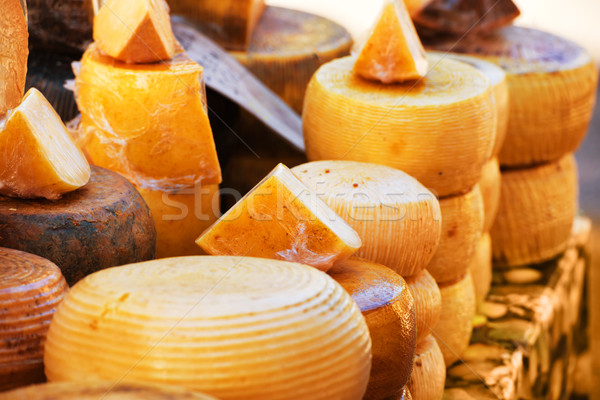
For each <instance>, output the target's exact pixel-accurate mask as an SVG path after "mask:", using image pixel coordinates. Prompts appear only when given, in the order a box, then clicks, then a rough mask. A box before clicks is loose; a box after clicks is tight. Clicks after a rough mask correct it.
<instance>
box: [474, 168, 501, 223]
mask: <svg viewBox="0 0 600 400" xmlns="http://www.w3.org/2000/svg"><path fill="white" fill-rule="evenodd" d="M501 182H502V175H501V174H500V164H499V163H498V159H497V158H492V159H491V160H490V161H488V162H487V163H485V165H484V166H483V170H482V172H481V180H480V181H479V189H480V190H481V197H482V198H483V217H484V218H483V219H484V221H483V232H489V231H490V230H491V229H492V225H493V224H494V220H495V219H496V214H497V213H498V206H499V205H500V187H501Z"/></svg>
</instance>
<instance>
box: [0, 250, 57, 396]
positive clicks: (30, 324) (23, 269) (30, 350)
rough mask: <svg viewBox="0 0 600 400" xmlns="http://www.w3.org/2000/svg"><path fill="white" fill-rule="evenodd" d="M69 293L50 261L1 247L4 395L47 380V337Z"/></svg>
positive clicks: (0, 373) (0, 379)
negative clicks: (53, 316) (58, 308)
mask: <svg viewBox="0 0 600 400" xmlns="http://www.w3.org/2000/svg"><path fill="white" fill-rule="evenodd" d="M67 289H68V287H67V283H66V282H65V278H63V276H62V274H61V272H60V269H59V268H58V267H57V266H56V265H54V264H53V263H51V262H50V261H48V260H46V259H44V258H41V257H38V256H35V255H33V254H28V253H24V252H22V251H18V250H12V249H6V248H2V247H0V310H2V319H1V321H0V392H1V391H3V390H8V389H11V388H16V387H19V386H25V385H30V384H32V383H37V382H43V381H44V380H45V377H44V365H43V362H42V361H43V355H44V342H45V340H46V333H47V331H48V325H49V324H50V321H51V320H52V315H53V314H54V312H55V311H56V308H57V307H58V304H59V303H60V302H61V300H62V299H63V297H64V296H65V294H66V292H67ZM1 397H2V398H4V396H1Z"/></svg>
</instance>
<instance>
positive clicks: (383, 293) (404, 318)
mask: <svg viewBox="0 0 600 400" xmlns="http://www.w3.org/2000/svg"><path fill="white" fill-rule="evenodd" d="M328 273H329V275H330V276H331V277H332V278H333V279H335V280H336V282H338V283H339V284H340V285H341V286H342V287H343V288H344V289H345V290H346V291H347V292H348V293H349V294H350V296H352V299H353V300H354V301H355V302H356V304H357V305H358V308H360V311H361V312H362V313H363V315H364V316H365V320H366V321H367V326H368V327H369V334H370V336H371V342H372V347H371V353H372V356H373V359H372V366H371V378H370V379H369V385H368V386H367V392H366V394H365V397H364V399H388V398H396V397H395V396H398V395H399V394H400V393H401V392H402V388H403V387H404V385H405V384H406V383H407V382H408V378H409V377H410V374H411V371H412V367H413V358H414V354H415V346H416V343H417V342H416V340H417V325H416V324H415V321H416V319H415V303H414V301H413V297H412V295H411V292H410V290H409V287H408V286H407V284H406V282H405V281H404V280H403V279H402V277H400V275H398V274H397V273H395V272H394V271H392V270H391V269H389V268H387V267H385V266H383V265H381V264H377V263H373V262H371V261H367V260H365V259H361V258H358V257H352V258H349V259H347V260H343V261H340V262H338V263H336V264H335V266H334V267H333V268H332V269H330V270H329V271H328Z"/></svg>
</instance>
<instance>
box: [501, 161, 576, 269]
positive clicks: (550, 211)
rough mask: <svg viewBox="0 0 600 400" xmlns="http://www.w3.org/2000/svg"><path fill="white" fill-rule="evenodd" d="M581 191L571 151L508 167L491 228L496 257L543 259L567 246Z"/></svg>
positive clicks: (514, 262) (506, 262)
mask: <svg viewBox="0 0 600 400" xmlns="http://www.w3.org/2000/svg"><path fill="white" fill-rule="evenodd" d="M577 197H578V184H577V165H576V163H575V158H574V157H573V155H567V156H565V157H563V158H561V159H560V160H559V161H557V162H554V163H549V164H544V165H541V166H536V167H530V168H524V169H515V170H506V171H504V172H503V173H502V189H501V195H500V206H499V208H498V215H497V216H496V221H495V222H494V226H493V227H492V230H491V235H492V244H493V245H492V247H493V255H494V263H495V264H497V265H499V266H500V265H503V266H518V265H526V264H531V263H539V262H542V261H546V260H548V259H551V258H553V257H555V256H557V255H558V254H560V253H561V252H562V251H564V250H565V248H566V246H567V242H568V240H569V236H570V234H571V227H572V226H573V220H574V218H575V215H576V213H577V209H578V204H577ZM517 233H518V234H517Z"/></svg>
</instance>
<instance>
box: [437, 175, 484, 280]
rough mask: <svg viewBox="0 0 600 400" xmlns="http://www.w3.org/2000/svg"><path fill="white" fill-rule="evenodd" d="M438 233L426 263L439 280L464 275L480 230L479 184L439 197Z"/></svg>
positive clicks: (481, 201)
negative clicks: (440, 221)
mask: <svg viewBox="0 0 600 400" xmlns="http://www.w3.org/2000/svg"><path fill="white" fill-rule="evenodd" d="M440 208H441V210H442V235H441V237H440V245H439V247H438V249H437V251H436V253H435V255H434V256H433V258H432V259H431V262H430V263H429V264H428V265H427V270H428V271H429V272H430V273H431V275H432V276H433V277H434V278H435V280H436V281H437V282H438V283H439V282H448V281H453V280H455V279H456V278H458V277H460V276H462V275H464V273H465V272H466V271H467V269H468V267H469V261H470V260H471V258H472V257H473V254H475V251H476V249H477V245H478V243H479V239H480V238H481V234H482V233H483V220H484V216H483V212H484V211H483V199H482V197H481V191H480V190H479V186H475V188H473V190H471V191H470V192H468V193H466V194H464V195H460V196H453V197H446V198H442V199H440Z"/></svg>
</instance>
